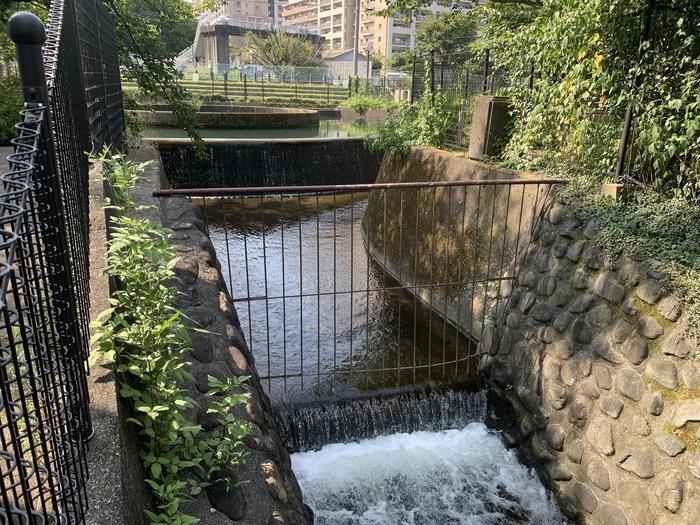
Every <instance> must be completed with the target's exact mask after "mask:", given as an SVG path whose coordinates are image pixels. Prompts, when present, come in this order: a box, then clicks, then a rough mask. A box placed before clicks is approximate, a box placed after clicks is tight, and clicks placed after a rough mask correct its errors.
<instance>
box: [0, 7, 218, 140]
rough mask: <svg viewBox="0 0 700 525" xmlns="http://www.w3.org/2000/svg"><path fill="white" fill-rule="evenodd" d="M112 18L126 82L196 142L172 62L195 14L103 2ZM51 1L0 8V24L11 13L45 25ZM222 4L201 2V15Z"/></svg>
mask: <svg viewBox="0 0 700 525" xmlns="http://www.w3.org/2000/svg"><path fill="white" fill-rule="evenodd" d="M102 2H103V3H104V4H105V6H106V7H107V8H108V9H109V10H110V11H112V12H113V13H114V15H115V22H116V30H117V44H118V47H119V62H120V65H121V66H123V68H124V70H125V75H126V77H127V78H129V79H131V80H134V81H135V82H136V83H137V84H138V87H139V89H140V91H141V92H142V93H143V94H144V95H146V96H152V97H156V98H162V99H163V100H165V101H166V102H167V103H168V104H169V105H170V106H171V107H172V109H173V111H174V112H175V113H176V115H177V116H178V118H179V120H180V123H181V125H182V126H183V127H184V128H185V129H186V130H187V132H188V133H189V134H190V135H191V136H193V137H195V138H198V135H197V133H196V115H195V111H194V106H193V104H192V103H191V102H190V97H189V94H188V93H187V91H186V90H185V89H183V88H182V87H180V86H179V85H178V83H177V80H178V79H179V78H180V75H179V73H178V71H177V70H176V69H175V67H174V63H173V59H174V58H175V56H176V55H177V54H178V53H179V52H180V51H181V50H182V49H185V48H186V47H187V46H189V45H191V43H192V42H191V39H192V36H193V34H194V29H195V27H196V24H197V17H196V15H197V10H196V9H195V8H194V7H193V5H192V4H191V3H190V2H188V1H187V0H102ZM50 3H51V1H50V0H32V1H30V2H13V3H11V4H10V3H3V4H2V5H0V22H2V23H3V24H4V23H5V22H7V19H8V18H9V17H10V16H11V15H12V14H13V13H14V12H16V11H21V10H27V11H32V12H34V13H36V14H38V15H39V16H41V17H42V18H44V20H46V13H47V10H48V7H49V5H50ZM221 3H222V0H205V1H204V2H200V3H199V4H198V8H197V9H200V10H204V9H213V8H215V7H216V6H218V5H220V4H221ZM13 57H14V48H13V46H12V45H11V42H9V40H8V39H7V36H6V35H5V33H2V34H1V35H0V60H2V59H5V60H9V59H12V58H13Z"/></svg>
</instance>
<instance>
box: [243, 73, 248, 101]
mask: <svg viewBox="0 0 700 525" xmlns="http://www.w3.org/2000/svg"><path fill="white" fill-rule="evenodd" d="M243 102H248V75H246V74H244V75H243Z"/></svg>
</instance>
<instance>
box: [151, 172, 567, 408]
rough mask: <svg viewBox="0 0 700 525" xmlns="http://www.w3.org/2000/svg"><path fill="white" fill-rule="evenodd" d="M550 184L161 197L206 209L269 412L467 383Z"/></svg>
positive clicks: (203, 192) (243, 190)
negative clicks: (343, 397)
mask: <svg viewBox="0 0 700 525" xmlns="http://www.w3.org/2000/svg"><path fill="white" fill-rule="evenodd" d="M558 182H561V181H556V180H546V181H545V180H500V181H499V180H479V181H450V182H445V181H442V182H411V183H375V184H355V185H339V186H294V187H291V186H290V187H265V188H230V189H204V188H202V189H194V190H188V189H182V190H162V191H160V192H157V195H160V196H174V195H184V196H187V197H189V198H191V199H193V200H194V202H196V203H197V204H198V205H199V206H200V209H201V211H202V217H203V219H204V221H205V223H206V224H207V229H208V234H209V237H210V239H211V241H212V244H213V245H214V248H215V250H216V253H217V257H218V259H219V260H220V261H221V265H222V274H223V277H224V281H225V282H226V284H227V286H228V289H229V291H230V294H231V296H232V299H233V301H234V303H235V304H236V307H237V310H238V315H239V318H240V320H241V323H242V328H243V331H244V333H246V334H247V337H248V344H249V346H250V348H251V351H252V352H253V354H254V355H255V360H256V365H257V367H258V371H259V373H260V378H261V381H262V384H263V386H264V387H265V388H266V389H267V391H268V393H269V394H270V395H271V396H272V398H273V399H274V400H275V401H277V402H284V401H295V402H298V401H300V400H303V401H309V400H310V399H318V398H321V399H322V398H327V397H329V396H330V395H331V393H336V394H337V392H339V391H344V392H347V393H351V392H360V391H375V392H376V391H380V390H385V389H394V388H407V387H418V388H420V387H422V386H424V385H426V384H429V383H443V384H450V385H456V384H458V383H465V382H469V381H473V380H474V378H475V374H476V364H477V361H476V360H477V359H478V357H479V356H480V355H481V354H482V351H481V349H480V348H479V347H478V343H479V341H480V340H481V339H482V336H483V331H484V329H485V327H486V326H488V325H491V324H494V323H495V322H496V317H497V316H498V315H499V312H500V311H502V309H503V307H504V305H503V298H502V296H501V293H500V292H501V289H502V288H503V287H504V286H509V284H510V283H511V282H512V280H513V279H514V276H515V275H516V273H517V269H518V267H519V262H520V260H521V259H522V257H523V255H524V253H525V249H526V247H527V243H528V242H529V240H530V234H531V231H532V229H533V228H534V226H535V224H536V222H537V220H538V217H539V215H540V213H541V210H542V207H543V205H544V203H545V202H546V200H547V199H546V196H547V194H548V193H549V190H550V188H551V186H552V185H553V184H556V183H558Z"/></svg>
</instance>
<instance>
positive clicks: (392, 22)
mask: <svg viewBox="0 0 700 525" xmlns="http://www.w3.org/2000/svg"><path fill="white" fill-rule="evenodd" d="M355 1H356V0H288V3H287V5H286V6H285V7H284V9H283V10H282V18H283V24H284V25H302V26H305V27H307V28H309V29H312V30H316V31H318V33H319V34H321V35H323V36H324V37H325V38H326V43H325V46H326V48H327V49H329V50H341V49H352V48H353V47H355V46H354V43H355ZM359 2H360V34H359V46H358V50H359V51H360V52H362V53H366V51H367V49H370V50H372V51H373V52H375V53H379V54H381V55H382V56H383V57H385V58H390V57H391V56H392V55H393V54H394V53H397V52H401V51H407V50H412V49H414V48H415V44H416V42H415V37H414V34H415V31H416V28H417V27H419V26H420V24H421V22H422V21H423V20H425V18H426V17H428V16H430V15H431V14H435V13H439V12H441V11H447V10H449V9H450V7H448V6H443V5H439V4H437V3H433V4H432V5H431V6H429V7H426V8H425V9H423V10H422V11H421V12H420V13H418V14H417V15H416V16H415V17H414V19H413V20H412V21H411V22H407V21H406V20H403V19H402V17H401V15H394V16H393V17H390V18H385V17H379V16H377V12H378V11H380V10H382V9H384V8H385V7H386V5H387V3H386V0H359ZM455 3H456V4H457V5H459V6H461V7H467V6H469V5H470V4H471V2H469V1H468V0H465V1H459V2H455Z"/></svg>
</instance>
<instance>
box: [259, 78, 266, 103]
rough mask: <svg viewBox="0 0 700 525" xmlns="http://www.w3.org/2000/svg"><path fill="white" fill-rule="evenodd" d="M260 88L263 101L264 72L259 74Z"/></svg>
mask: <svg viewBox="0 0 700 525" xmlns="http://www.w3.org/2000/svg"><path fill="white" fill-rule="evenodd" d="M260 90H261V91H262V99H263V102H265V74H264V73H263V74H262V75H260Z"/></svg>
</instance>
